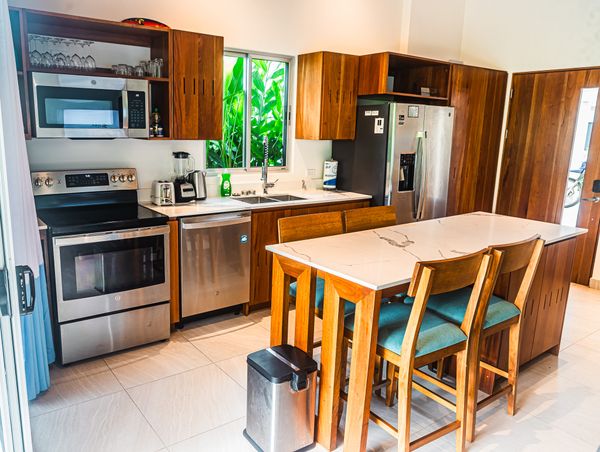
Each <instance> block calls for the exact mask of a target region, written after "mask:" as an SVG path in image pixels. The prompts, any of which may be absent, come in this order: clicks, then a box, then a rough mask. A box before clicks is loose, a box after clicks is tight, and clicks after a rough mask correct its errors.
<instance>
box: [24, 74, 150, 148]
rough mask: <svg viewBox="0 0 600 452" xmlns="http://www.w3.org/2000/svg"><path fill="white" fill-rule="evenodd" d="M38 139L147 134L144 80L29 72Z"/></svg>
mask: <svg viewBox="0 0 600 452" xmlns="http://www.w3.org/2000/svg"><path fill="white" fill-rule="evenodd" d="M31 78H32V82H33V105H34V119H35V136H36V137H38V138H64V137H66V138H148V137H149V127H148V119H149V113H148V105H149V102H148V81H147V80H138V79H125V78H114V77H95V76H88V75H65V74H49V73H42V72H34V73H32V74H31Z"/></svg>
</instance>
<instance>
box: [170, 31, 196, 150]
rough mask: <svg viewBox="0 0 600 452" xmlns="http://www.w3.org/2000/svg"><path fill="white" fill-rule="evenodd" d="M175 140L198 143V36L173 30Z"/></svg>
mask: <svg viewBox="0 0 600 452" xmlns="http://www.w3.org/2000/svg"><path fill="white" fill-rule="evenodd" d="M172 54H173V58H172V59H173V138H174V139H176V140H198V139H199V134H198V117H199V116H198V115H199V111H198V91H197V89H196V88H197V86H196V85H197V83H198V82H197V81H198V61H197V59H196V55H198V35H197V34H196V33H190V32H187V31H177V30H175V31H173V53H172Z"/></svg>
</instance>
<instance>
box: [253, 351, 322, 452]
mask: <svg viewBox="0 0 600 452" xmlns="http://www.w3.org/2000/svg"><path fill="white" fill-rule="evenodd" d="M247 362H248V404H247V408H246V430H244V436H246V438H247V439H248V440H249V441H250V442H251V443H252V444H253V446H254V447H255V448H257V449H258V450H262V451H264V452H291V451H297V450H299V449H303V448H305V447H308V446H310V445H312V444H313V443H314V437H315V399H316V390H317V363H316V362H315V361H314V360H313V359H312V358H311V357H310V356H309V355H308V354H306V353H305V352H303V351H302V350H300V349H299V348H296V347H293V346H291V345H278V346H276V347H272V348H267V349H265V350H260V351H258V352H255V353H252V354H250V355H248V358H247Z"/></svg>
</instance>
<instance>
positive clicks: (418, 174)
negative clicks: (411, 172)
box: [413, 132, 426, 220]
mask: <svg viewBox="0 0 600 452" xmlns="http://www.w3.org/2000/svg"><path fill="white" fill-rule="evenodd" d="M424 137H425V134H424V133H423V132H418V133H417V149H416V151H415V191H414V194H415V199H414V212H413V217H414V219H415V220H420V219H421V216H422V215H421V212H422V206H421V203H422V202H423V196H424V195H425V193H424V189H425V184H424V178H425V174H424V171H423V170H424V168H425V167H426V163H425V162H424V159H425V150H424V147H425V140H424Z"/></svg>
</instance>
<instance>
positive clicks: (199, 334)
mask: <svg viewBox="0 0 600 452" xmlns="http://www.w3.org/2000/svg"><path fill="white" fill-rule="evenodd" d="M183 334H184V335H185V337H186V338H187V340H189V341H190V342H191V343H192V344H194V346H195V347H197V348H198V349H199V350H200V351H201V352H202V353H204V354H205V355H206V356H208V357H209V358H210V360H211V361H213V362H217V361H223V360H225V359H229V358H232V357H234V356H239V355H247V354H248V353H252V352H254V351H256V350H260V349H263V348H266V347H268V346H269V332H268V331H267V330H265V329H264V328H262V327H261V326H259V325H257V324H256V323H254V322H253V321H252V320H250V319H248V317H243V316H238V317H235V318H230V319H226V320H223V321H221V322H215V323H205V324H202V325H199V326H197V327H195V328H191V329H187V328H186V329H185V330H183Z"/></svg>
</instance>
